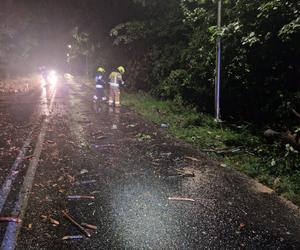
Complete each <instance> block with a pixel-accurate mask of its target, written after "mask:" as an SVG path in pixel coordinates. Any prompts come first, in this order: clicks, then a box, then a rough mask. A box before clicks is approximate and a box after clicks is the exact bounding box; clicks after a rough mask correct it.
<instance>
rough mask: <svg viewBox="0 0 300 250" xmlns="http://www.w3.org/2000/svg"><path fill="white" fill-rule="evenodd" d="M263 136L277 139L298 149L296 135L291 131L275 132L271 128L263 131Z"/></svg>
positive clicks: (299, 148)
mask: <svg viewBox="0 0 300 250" xmlns="http://www.w3.org/2000/svg"><path fill="white" fill-rule="evenodd" d="M264 136H265V137H266V138H269V139H279V140H280V141H282V142H283V143H286V144H290V145H291V146H292V147H293V148H295V149H297V150H300V144H299V142H298V141H297V136H296V135H295V134H292V133H291V131H287V132H277V131H275V130H273V129H268V130H266V131H265V132H264Z"/></svg>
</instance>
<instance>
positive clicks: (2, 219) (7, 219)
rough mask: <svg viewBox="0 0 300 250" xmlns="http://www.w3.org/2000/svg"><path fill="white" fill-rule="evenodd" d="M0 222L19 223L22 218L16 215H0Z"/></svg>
mask: <svg viewBox="0 0 300 250" xmlns="http://www.w3.org/2000/svg"><path fill="white" fill-rule="evenodd" d="M0 222H16V223H21V222H22V220H21V219H20V218H18V217H0Z"/></svg>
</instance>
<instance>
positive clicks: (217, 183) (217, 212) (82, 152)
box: [0, 80, 300, 249]
mask: <svg viewBox="0 0 300 250" xmlns="http://www.w3.org/2000/svg"><path fill="white" fill-rule="evenodd" d="M92 94H93V93H92V92H91V90H90V89H89V88H87V87H85V85H84V84H82V83H80V81H65V80H60V82H59V83H58V84H57V86H56V87H55V88H53V89H52V90H51V93H50V94H49V93H48V97H49V98H48V100H47V98H46V93H45V90H42V91H36V92H34V93H30V94H26V95H18V96H9V97H1V98H0V116H1V117H0V118H1V132H0V133H1V139H0V161H1V165H0V170H1V174H0V185H1V186H0V187H2V188H1V193H0V208H1V212H0V215H1V216H4V215H5V216H11V215H14V216H19V217H20V218H21V219H22V220H23V222H22V224H16V223H13V222H11V223H0V241H1V242H2V243H1V244H2V245H1V247H2V248H3V249H14V247H16V249H300V217H299V211H297V210H296V209H295V208H293V207H291V206H288V205H287V204H286V203H285V202H283V201H282V200H280V199H279V198H278V197H277V196H276V195H275V194H273V193H272V192H271V191H270V190H269V189H267V188H264V187H263V186H261V185H259V184H257V183H256V182H254V181H252V180H250V179H249V178H247V177H245V176H244V175H242V174H239V173H236V172H234V171H232V170H230V169H229V168H224V167H221V166H220V163H218V162H215V161H214V160H211V159H209V158H208V157H207V156H206V155H203V154H202V153H200V152H199V151H197V150H195V149H193V148H192V147H191V146H189V145H186V144H184V143H183V142H180V141H177V140H174V139H172V138H170V137H169V136H167V134H166V131H165V130H162V129H160V128H158V127H157V126H156V125H154V124H151V123H149V122H147V121H145V120H144V119H143V118H141V117H139V116H138V115H136V114H135V113H134V112H132V111H130V110H129V109H127V108H123V107H122V108H121V109H116V108H114V109H110V108H108V107H105V108H104V110H102V111H101V112H100V113H96V112H95V111H94V110H93V108H92V105H91V97H92ZM26 141H27V145H25V147H24V143H25V142H26ZM20 151H21V152H23V154H24V155H20ZM18 158H19V161H18V163H15V164H14V162H15V161H16V159H18ZM13 167H14V168H13ZM191 174H194V176H192V175H191ZM185 175H186V176H185ZM70 195H86V196H94V199H77V200H76V199H68V196H70ZM170 197H175V198H178V197H179V198H189V199H193V201H192V200H185V201H179V200H170V199H169V198H170ZM62 210H67V211H68V213H69V214H70V215H72V217H73V218H74V219H75V220H76V221H78V222H80V223H82V222H85V223H88V224H93V225H96V226H97V227H98V229H97V230H96V231H93V230H91V231H90V233H91V235H92V236H91V238H87V237H83V239H78V240H70V241H63V240H62V237H64V236H69V235H83V234H82V232H81V231H80V230H78V229H77V228H76V227H75V226H74V225H72V224H71V223H70V222H69V221H68V220H66V219H65V218H64V217H63V215H62ZM51 219H52V221H51ZM53 220H56V221H57V222H59V225H55V223H54V222H53Z"/></svg>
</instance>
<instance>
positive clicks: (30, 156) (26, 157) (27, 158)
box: [23, 155, 34, 160]
mask: <svg viewBox="0 0 300 250" xmlns="http://www.w3.org/2000/svg"><path fill="white" fill-rule="evenodd" d="M33 157H34V156H33V155H28V156H25V157H24V158H23V160H31V159H32V158H33Z"/></svg>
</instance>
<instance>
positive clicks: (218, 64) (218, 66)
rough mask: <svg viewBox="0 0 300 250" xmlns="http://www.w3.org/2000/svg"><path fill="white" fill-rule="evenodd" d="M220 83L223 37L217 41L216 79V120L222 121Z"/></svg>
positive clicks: (219, 22)
mask: <svg viewBox="0 0 300 250" xmlns="http://www.w3.org/2000/svg"><path fill="white" fill-rule="evenodd" d="M221 18H222V0H218V30H220V29H221V25H222V23H221ZM220 85H221V37H220V35H218V37H217V42H216V79H215V121H216V122H220V121H221V119H220Z"/></svg>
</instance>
